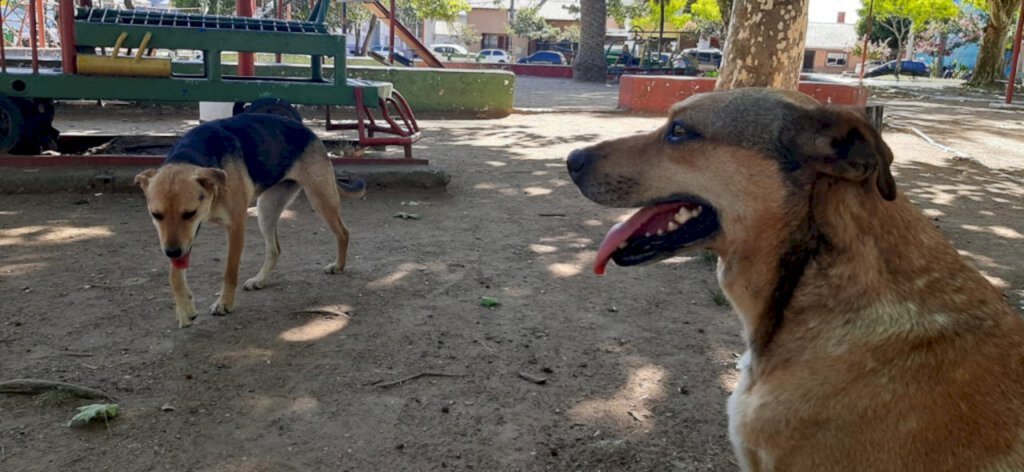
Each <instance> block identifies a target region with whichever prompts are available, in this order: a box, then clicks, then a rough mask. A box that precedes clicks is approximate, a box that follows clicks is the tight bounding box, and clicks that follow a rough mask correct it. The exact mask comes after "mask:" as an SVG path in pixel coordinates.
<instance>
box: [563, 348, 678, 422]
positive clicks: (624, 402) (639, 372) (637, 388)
mask: <svg viewBox="0 0 1024 472" xmlns="http://www.w3.org/2000/svg"><path fill="white" fill-rule="evenodd" d="M666 377H668V372H667V371H666V370H665V368H664V367H662V366H659V365H655V364H644V365H641V366H639V367H635V368H631V369H630V370H629V373H628V378H627V379H626V382H625V384H623V385H622V387H621V388H620V389H619V390H618V391H616V392H615V393H614V394H613V395H611V396H610V397H608V398H599V399H589V400H585V401H583V402H580V403H579V404H578V405H576V406H574V407H573V408H572V409H571V410H570V411H569V416H570V418H572V419H573V420H574V421H579V422H584V423H598V424H605V425H607V426H608V427H615V428H617V429H620V430H623V431H636V430H637V429H638V428H640V429H642V430H643V431H645V432H646V431H649V430H650V428H652V427H653V426H654V425H655V419H654V415H653V414H652V413H651V407H652V405H653V404H654V403H655V402H659V401H661V400H664V399H665V394H666V388H665V385H664V381H665V379H666Z"/></svg>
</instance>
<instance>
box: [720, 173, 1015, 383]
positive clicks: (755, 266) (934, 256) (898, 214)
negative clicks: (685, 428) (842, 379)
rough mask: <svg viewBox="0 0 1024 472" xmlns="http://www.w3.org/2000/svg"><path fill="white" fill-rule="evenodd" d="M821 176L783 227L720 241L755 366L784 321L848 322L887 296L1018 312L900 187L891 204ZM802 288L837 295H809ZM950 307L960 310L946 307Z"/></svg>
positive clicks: (922, 308)
mask: <svg viewBox="0 0 1024 472" xmlns="http://www.w3.org/2000/svg"><path fill="white" fill-rule="evenodd" d="M823 183H824V184H823V185H817V186H816V188H815V189H814V190H812V191H811V192H810V194H809V198H806V197H804V198H794V199H793V200H802V202H793V203H795V205H794V206H793V207H791V208H789V212H788V213H787V214H786V215H785V218H783V219H782V220H783V221H785V223H783V224H782V226H784V228H780V229H782V230H781V231H774V230H769V229H766V230H764V231H758V232H757V233H756V234H753V233H752V234H750V235H746V236H745V237H744V238H743V239H744V240H742V241H741V240H737V241H735V242H733V243H732V244H727V245H725V247H722V248H720V260H719V270H718V272H719V282H720V283H721V286H722V288H723V290H724V291H725V293H726V295H727V296H728V297H729V299H730V301H731V302H732V303H733V306H734V308H735V309H736V311H737V312H738V313H739V315H740V318H741V320H742V321H743V324H744V331H745V337H746V340H747V344H748V347H749V349H750V351H751V354H752V356H753V357H752V359H751V361H752V365H753V367H754V369H755V370H756V369H757V366H758V364H759V360H763V359H759V358H763V357H764V356H770V355H772V349H771V347H772V340H773V339H774V338H775V337H776V336H778V335H779V334H780V332H783V331H784V330H785V329H786V328H785V326H787V325H789V324H794V323H796V324H799V323H816V324H822V323H825V324H830V323H842V322H848V321H850V320H851V319H853V318H856V317H857V316H860V314H862V313H865V312H868V311H870V310H871V309H873V308H876V307H877V306H878V305H880V304H884V303H887V302H888V301H889V300H901V301H902V302H903V303H907V304H910V306H912V307H913V309H912V310H908V311H907V313H910V314H914V316H917V315H920V316H932V315H934V314H936V313H942V311H943V310H944V311H945V313H944V314H943V315H944V316H945V315H961V314H965V315H964V316H973V317H978V316H981V317H986V318H992V319H997V320H1002V321H1007V320H1011V319H1013V320H1016V318H1015V317H1014V316H1013V313H1012V312H1011V311H1010V310H1009V309H1008V308H1007V307H1006V306H1005V304H1002V303H993V300H995V301H997V302H998V301H1000V300H1001V298H1002V297H1001V294H998V293H993V292H998V291H997V290H996V289H995V288H994V287H993V286H992V285H991V284H990V283H988V281H987V280H985V279H984V277H982V276H981V274H980V273H978V272H977V271H976V270H975V269H974V268H971V267H969V266H967V264H966V262H964V261H963V260H962V258H961V257H960V255H959V254H958V253H957V252H956V250H955V249H954V248H953V247H952V246H951V245H950V244H949V243H948V242H947V241H946V240H945V238H944V237H943V235H942V234H941V233H940V232H939V231H938V230H937V229H936V228H935V227H934V226H933V225H932V224H931V222H930V221H928V219H927V218H925V217H924V216H923V215H922V214H921V213H920V211H919V210H918V209H917V208H915V207H914V206H913V205H912V204H911V203H910V202H909V201H908V200H907V199H906V198H905V197H904V196H903V195H900V196H898V197H897V199H896V200H895V201H892V202H888V201H885V200H883V199H882V198H880V197H879V196H878V195H877V194H874V193H873V191H872V190H870V189H867V188H865V187H863V186H858V185H853V184H850V183H847V182H839V183H834V182H829V181H828V180H827V179H826V181H824V182H823ZM767 219H768V220H770V219H771V215H768V218H767ZM894 228H898V229H899V231H898V232H896V231H893V229H894ZM765 235H779V236H777V237H776V238H774V239H769V238H765ZM747 239H749V240H747ZM907 281H911V283H907ZM810 286H813V287H814V289H813V290H806V289H807V288H808V287H810ZM896 290H899V291H900V292H899V293H897V292H895V291H896ZM801 292H806V293H815V294H821V293H828V294H834V297H831V298H829V299H827V300H823V299H820V297H815V299H813V300H812V299H810V298H809V297H804V296H802V295H801ZM950 306H957V307H963V309H962V310H958V311H959V312H958V313H949V307H950ZM967 313H970V314H971V315H966V314H967ZM1007 315H1009V316H1007ZM908 316H910V315H908ZM976 321H977V320H976ZM1018 321H1019V320H1018ZM903 322H904V324H905V325H907V323H906V320H903ZM1007 322H1012V321H1007ZM911 324H912V323H911ZM790 344H792V343H790ZM797 348H799V346H797Z"/></svg>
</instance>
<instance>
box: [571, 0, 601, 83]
mask: <svg viewBox="0 0 1024 472" xmlns="http://www.w3.org/2000/svg"><path fill="white" fill-rule="evenodd" d="M607 11H608V6H607V5H606V4H605V0H580V52H579V54H577V55H576V60H575V61H574V63H573V66H572V78H573V79H576V80H580V81H583V82H604V81H605V79H607V77H608V63H607V62H606V61H605V58H604V38H605V22H606V21H607V17H608V14H607Z"/></svg>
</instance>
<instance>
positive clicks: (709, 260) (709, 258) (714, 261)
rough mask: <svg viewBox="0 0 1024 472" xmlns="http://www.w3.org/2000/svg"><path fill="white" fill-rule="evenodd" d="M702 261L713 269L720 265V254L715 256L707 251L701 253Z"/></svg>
mask: <svg viewBox="0 0 1024 472" xmlns="http://www.w3.org/2000/svg"><path fill="white" fill-rule="evenodd" d="M700 260H702V261H704V263H705V264H707V265H709V266H711V268H712V269H714V268H715V266H717V265H718V254H715V253H713V252H711V251H709V250H707V249H705V250H704V251H703V252H701V253H700Z"/></svg>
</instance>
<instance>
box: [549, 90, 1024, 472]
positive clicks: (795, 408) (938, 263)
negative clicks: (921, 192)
mask: <svg viewBox="0 0 1024 472" xmlns="http://www.w3.org/2000/svg"><path fill="white" fill-rule="evenodd" d="M891 162H892V154H891V151H890V150H889V147H888V146H887V145H886V144H885V143H884V142H883V141H882V138H881V136H880V135H879V133H878V132H877V131H876V130H875V129H874V128H873V127H872V126H871V125H870V124H869V123H868V122H867V121H866V120H865V119H864V117H863V116H862V115H861V114H859V113H857V112H854V111H851V110H848V109H843V108H839V107H833V106H823V105H819V104H818V103H817V102H815V101H814V100H812V99H810V98H809V97H806V96H804V95H801V94H797V93H785V92H778V91H771V90H765V89H742V90H733V91H725V92H714V93H707V94H703V95H698V96H695V97H691V98H689V99H687V100H686V101H684V102H682V103H680V104H678V105H676V106H675V107H674V108H673V109H672V111H671V114H670V117H669V119H668V122H667V123H666V124H665V125H664V126H662V127H661V128H659V129H658V130H657V131H655V132H653V133H649V134H643V135H637V136H631V137H626V138H622V139H615V140H611V141H605V142H602V143H599V144H596V145H593V146H591V147H587V148H583V149H578V150H576V151H574V152H573V153H572V154H571V155H570V156H569V158H568V168H569V173H570V175H571V177H572V180H573V181H574V182H575V183H576V185H577V186H578V187H579V189H580V191H581V192H582V193H583V195H584V196H586V197H587V198H589V199H591V200H593V201H595V202H597V203H600V204H602V205H607V206H612V207H623V208H627V207H642V209H641V210H639V211H637V212H636V213H635V214H633V216H631V217H630V218H629V219H628V220H626V221H624V222H623V223H621V224H618V225H616V226H614V227H613V228H612V229H611V231H609V232H608V235H607V236H606V237H605V240H604V242H603V243H602V244H601V246H600V248H599V249H598V253H597V261H596V265H595V270H596V271H597V272H598V273H603V272H604V270H605V266H606V265H607V264H608V261H609V260H614V261H615V262H616V263H617V264H618V265H621V266H629V265H635V264H642V263H649V262H654V261H658V260H661V259H664V258H666V257H669V256H672V255H674V254H677V253H680V252H682V251H686V250H693V249H699V248H709V249H711V250H712V251H714V252H715V253H717V254H718V257H719V259H718V280H719V283H720V284H721V287H722V289H723V291H724V292H725V294H726V295H727V297H728V298H729V300H730V302H731V303H732V305H733V307H734V308H735V310H736V311H737V312H738V314H739V317H740V319H741V321H742V324H743V334H744V336H745V339H746V342H747V345H748V347H749V349H748V352H747V353H746V354H745V355H744V357H743V360H742V361H741V362H740V368H741V370H742V377H741V380H740V382H739V384H738V386H737V387H736V390H735V392H733V394H732V397H731V398H730V400H729V407H728V412H729V430H730V437H731V439H732V442H733V445H734V447H735V451H736V453H737V456H738V457H739V460H740V463H741V465H742V468H743V469H744V470H748V471H814V472H820V471H858V472H863V471H1020V470H1024V322H1022V320H1021V317H1020V315H1019V314H1017V313H1016V312H1014V311H1013V310H1012V309H1011V308H1010V307H1009V306H1008V305H1007V304H1006V303H1005V301H1004V299H1003V296H1002V294H1001V293H1000V292H999V291H998V290H997V289H996V288H994V287H993V286H992V285H991V284H990V283H989V282H988V281H987V280H986V279H985V278H984V277H983V276H982V275H981V274H980V273H979V272H978V271H977V270H976V269H974V268H973V267H971V266H970V265H968V264H967V263H966V262H965V261H964V260H963V259H962V258H961V256H960V255H959V254H958V253H957V251H956V250H955V249H954V248H953V247H952V246H951V245H950V244H949V242H947V240H946V239H945V237H944V236H943V235H942V233H941V232H940V231H939V230H938V229H936V228H935V227H934V226H933V225H932V223H931V222H930V221H929V220H928V219H927V218H926V217H924V216H923V215H922V214H921V212H920V211H919V210H918V209H917V208H916V207H915V206H914V205H913V204H911V203H910V202H909V201H908V200H907V198H906V197H905V196H904V195H903V194H901V193H900V192H898V191H897V189H896V184H895V182H894V180H893V177H892V175H891V174H890V171H889V166H890V163H891ZM665 283H669V284H670V283H673V282H672V281H669V280H666V281H665Z"/></svg>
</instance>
